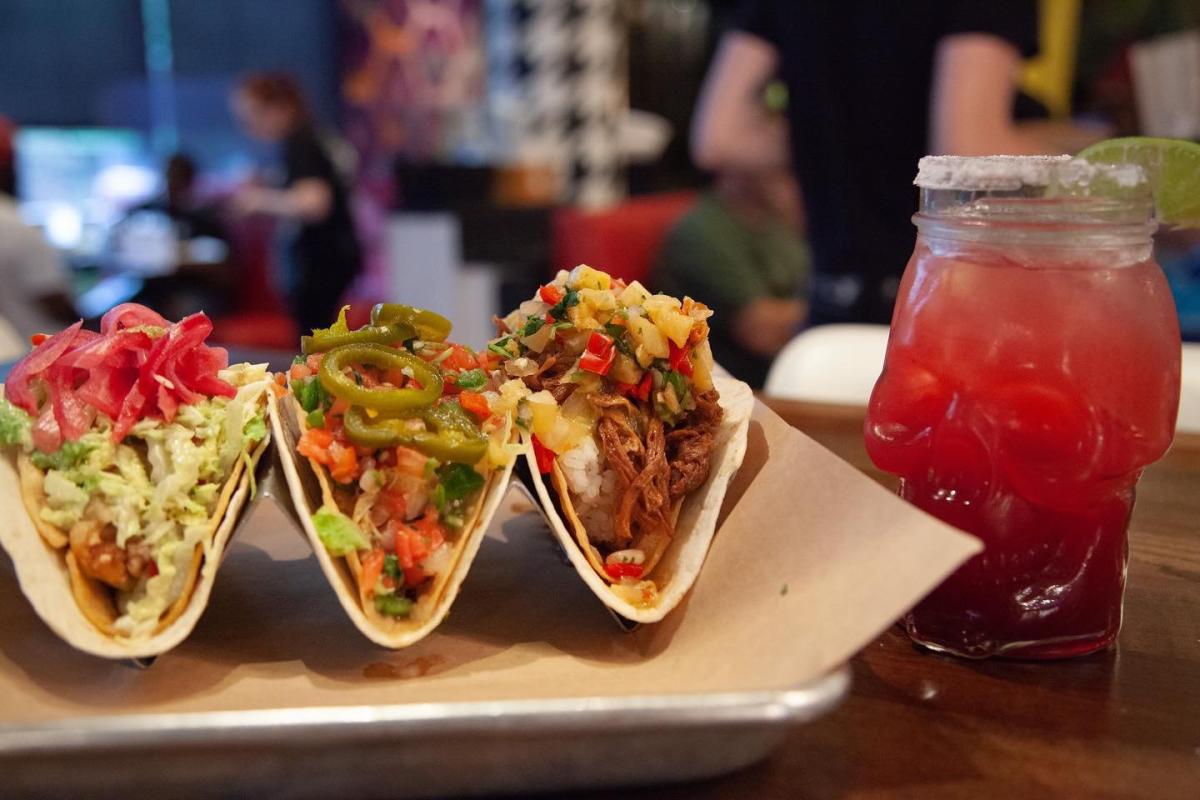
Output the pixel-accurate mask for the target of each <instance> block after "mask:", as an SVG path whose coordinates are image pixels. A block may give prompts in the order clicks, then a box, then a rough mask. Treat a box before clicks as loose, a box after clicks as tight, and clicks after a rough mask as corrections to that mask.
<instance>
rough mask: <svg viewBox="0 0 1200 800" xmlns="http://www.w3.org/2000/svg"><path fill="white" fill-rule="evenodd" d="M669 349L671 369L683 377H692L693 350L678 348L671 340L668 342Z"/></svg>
mask: <svg viewBox="0 0 1200 800" xmlns="http://www.w3.org/2000/svg"><path fill="white" fill-rule="evenodd" d="M667 347H668V348H669V353H670V356H669V358H668V361H670V363H671V369H673V370H675V371H676V372H678V373H680V374H681V375H686V376H688V377H689V378H690V377H692V348H690V347H676V346H675V343H674V342H672V341H671V340H670V339H668V340H667Z"/></svg>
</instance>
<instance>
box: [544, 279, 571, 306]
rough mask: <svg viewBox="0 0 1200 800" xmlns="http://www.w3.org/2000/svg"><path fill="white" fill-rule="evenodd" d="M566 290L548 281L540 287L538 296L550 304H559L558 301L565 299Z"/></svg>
mask: <svg viewBox="0 0 1200 800" xmlns="http://www.w3.org/2000/svg"><path fill="white" fill-rule="evenodd" d="M564 294H565V293H564V292H563V290H562V289H561V288H559V287H558V286H555V285H554V284H553V283H547V284H546V285H545V286H543V287H542V288H540V289H538V297H540V298H542V302H545V303H549V304H550V305H552V306H553V305H558V302H559V301H560V300H562V299H563V296H564Z"/></svg>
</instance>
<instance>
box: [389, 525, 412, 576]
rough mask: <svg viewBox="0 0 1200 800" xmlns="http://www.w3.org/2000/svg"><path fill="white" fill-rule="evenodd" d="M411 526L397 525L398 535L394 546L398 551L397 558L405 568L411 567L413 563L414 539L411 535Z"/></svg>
mask: <svg viewBox="0 0 1200 800" xmlns="http://www.w3.org/2000/svg"><path fill="white" fill-rule="evenodd" d="M410 532H411V528H409V527H408V526H406V525H397V526H396V536H395V542H394V544H393V548H394V549H395V551H396V560H397V561H399V562H400V566H401V567H402V568H404V569H411V568H412V565H413V555H412V540H411V538H410V537H409V533H410Z"/></svg>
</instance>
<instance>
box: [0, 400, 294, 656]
mask: <svg viewBox="0 0 1200 800" xmlns="http://www.w3.org/2000/svg"><path fill="white" fill-rule="evenodd" d="M0 396H3V387H2V386H0ZM270 439H271V437H270V434H269V433H268V435H267V436H266V437H264V438H263V440H262V441H261V442H259V443H258V445H257V446H256V447H255V449H254V450H253V451H252V452H251V453H250V459H249V460H250V463H249V465H247V464H246V462H245V460H244V459H239V460H238V462H237V463H236V464H235V465H234V467H233V470H232V472H231V473H230V475H229V477H228V478H227V479H226V481H225V485H224V486H223V487H222V490H221V495H220V499H219V501H218V503H217V508H216V511H215V512H214V513H213V516H212V520H211V527H210V529H209V532H208V534H207V535H206V536H205V537H204V538H203V539H201V541H200V542H199V543H198V544H197V545H196V552H195V554H194V557H193V559H192V563H191V567H190V571H189V574H188V582H187V584H186V585H185V587H184V591H183V593H182V594H181V595H180V596H179V598H178V599H177V600H176V601H175V603H174V604H173V605H172V606H171V607H170V608H169V609H168V610H167V611H166V613H165V614H164V615H163V617H162V619H161V620H160V621H159V623H158V626H157V628H156V629H155V631H154V633H152V634H151V635H150V636H146V637H139V638H126V637H123V636H120V635H118V634H117V633H116V632H115V631H114V630H113V628H112V623H113V622H115V621H116V619H117V612H116V609H115V607H114V605H113V601H112V594H111V590H110V589H109V588H108V587H106V586H104V585H103V584H101V583H100V582H98V581H95V580H93V579H91V578H89V577H88V576H86V575H84V574H83V573H82V572H80V571H79V569H78V567H77V566H76V565H75V563H74V562H75V560H74V558H73V557H72V556H71V553H70V549H69V547H67V546H66V545H67V537H66V534H65V532H63V531H61V530H59V529H58V528H56V527H54V526H53V525H48V524H46V523H44V522H43V521H41V520H40V519H39V515H38V511H39V509H40V508H41V504H42V502H43V498H44V495H42V492H41V485H42V479H43V473H42V472H41V470H39V469H38V468H37V467H35V466H33V464H32V462H30V461H29V459H28V457H26V456H24V455H23V454H13V453H12V452H8V453H5V454H4V455H3V457H0V508H8V509H17V508H24V509H25V510H26V512H27V513H25V514H10V515H8V517H7V518H6V519H5V520H4V521H3V523H0V545H2V546H3V547H4V550H5V551H6V552H7V553H8V555H9V558H11V559H12V562H13V566H14V568H15V569H16V574H17V581H18V583H19V584H20V586H21V590H22V591H23V592H24V593H25V596H26V598H28V600H29V602H30V604H31V605H32V606H33V610H34V611H35V612H36V613H37V615H38V616H39V617H41V618H42V621H43V622H45V623H46V625H47V626H49V628H50V629H51V630H52V631H54V632H55V633H56V634H58V636H59V637H60V638H62V639H63V640H64V641H66V642H67V643H68V644H70V645H71V646H72V647H75V648H76V649H78V650H82V651H83V652H85V653H90V654H91V655H95V656H100V657H102V658H115V659H134V658H149V657H151V656H157V655H161V654H163V653H165V652H167V651H168V650H170V649H172V648H173V647H175V646H177V645H178V644H179V643H180V642H182V641H183V640H184V639H185V638H187V636H188V634H190V633H191V631H192V628H194V627H195V626H196V623H197V622H198V621H199V619H200V615H201V614H203V613H204V609H205V607H206V606H207V605H208V597H209V594H210V593H211V592H212V585H213V582H214V581H215V579H216V575H217V569H218V567H219V566H220V564H221V559H222V557H223V555H224V553H225V550H226V547H227V546H228V543H229V538H230V537H231V536H232V535H233V531H234V529H235V528H236V527H237V523H238V520H239V517H240V515H241V511H242V509H243V508H244V507H245V505H246V501H247V500H248V499H249V497H250V494H251V489H250V487H251V483H252V472H253V470H254V469H255V467H256V466H257V464H258V460H259V459H260V458H261V457H262V454H263V453H264V452H266V450H267V448H268V447H269V445H270Z"/></svg>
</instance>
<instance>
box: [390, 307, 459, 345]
mask: <svg viewBox="0 0 1200 800" xmlns="http://www.w3.org/2000/svg"><path fill="white" fill-rule="evenodd" d="M371 324H372V325H374V326H379V327H385V326H390V325H405V326H408V327H409V328H412V329H413V330H415V331H416V332H417V336H419V337H420V338H421V339H423V340H424V341H427V342H444V341H445V340H446V337H447V336H449V335H450V320H448V319H446V318H445V317H443V316H442V315H441V314H438V313H436V312H434V311H428V310H426V309H424V308H414V307H413V306H406V305H401V304H400V303H379V304H378V305H376V306H375V307H374V308H372V309H371ZM410 338H411V337H410Z"/></svg>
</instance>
